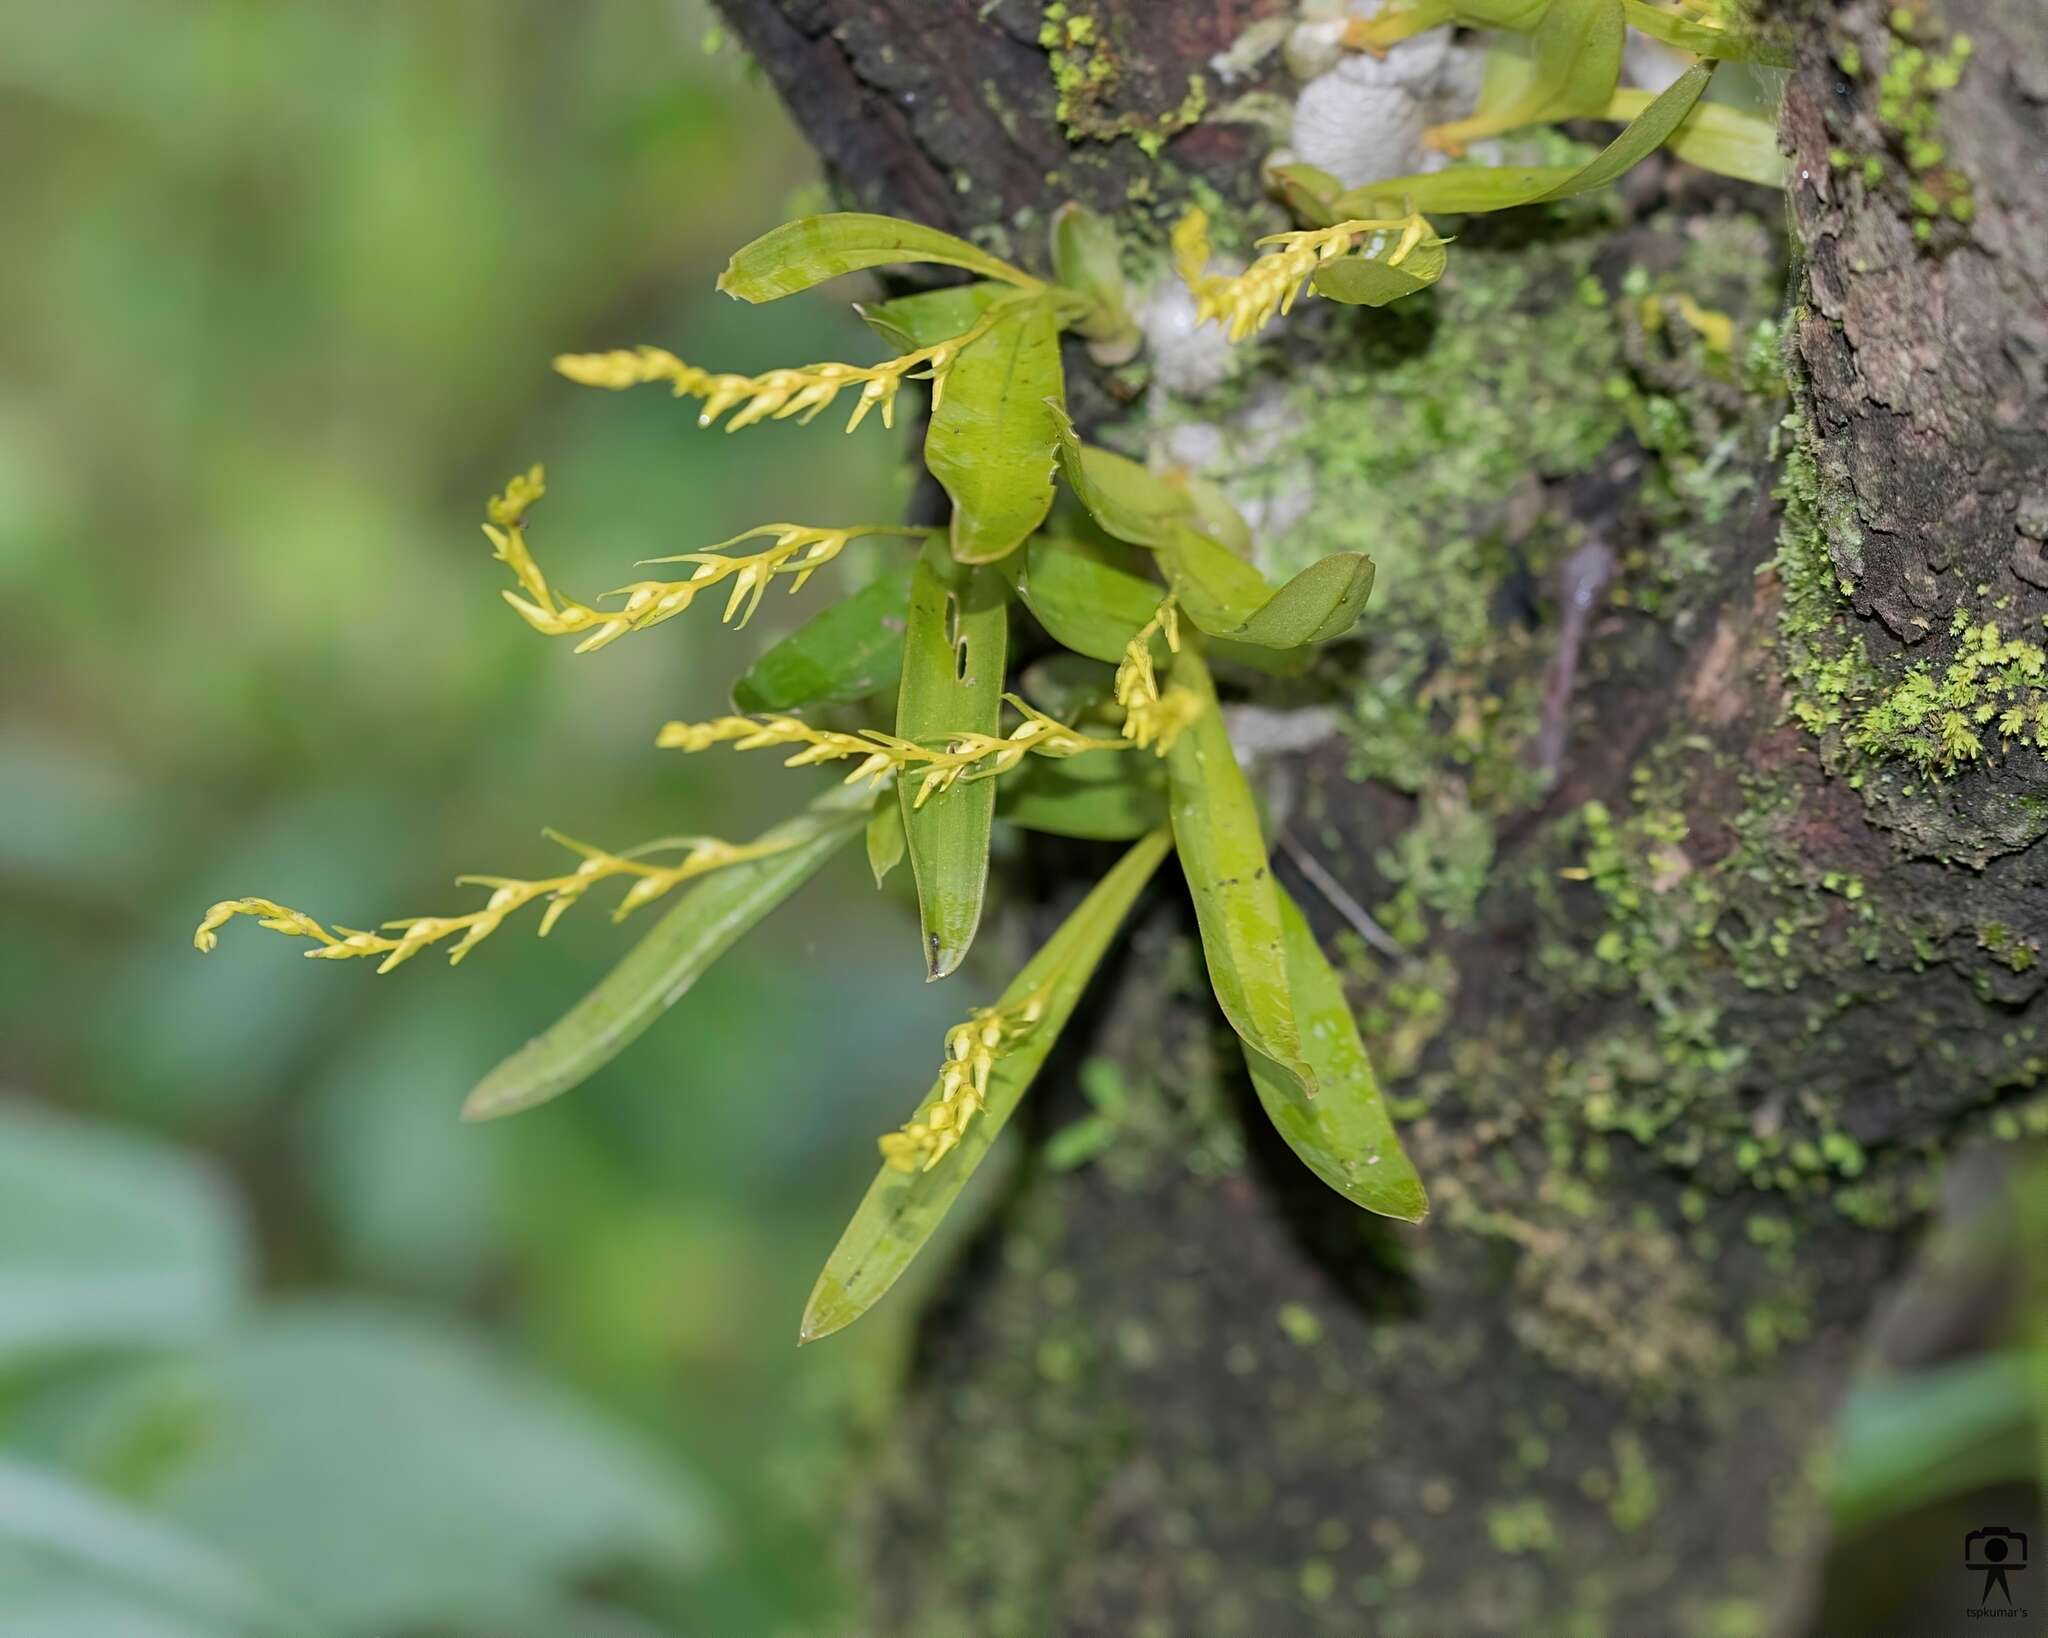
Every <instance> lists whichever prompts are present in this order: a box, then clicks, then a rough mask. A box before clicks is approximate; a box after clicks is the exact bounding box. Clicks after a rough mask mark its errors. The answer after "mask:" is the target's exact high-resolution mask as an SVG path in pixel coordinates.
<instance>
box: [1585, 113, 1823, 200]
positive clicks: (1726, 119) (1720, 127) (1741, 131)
mask: <svg viewBox="0 0 2048 1638" xmlns="http://www.w3.org/2000/svg"><path fill="white" fill-rule="evenodd" d="M1653 100H1654V99H1653V98H1652V97H1651V96H1650V94H1649V93H1648V92H1647V91H1632V90H1621V91H1617V92H1615V93H1614V96H1613V99H1612V100H1611V101H1610V102H1609V103H1608V104H1607V112H1606V114H1605V115H1604V116H1603V117H1604V118H1607V119H1625V120H1634V119H1636V118H1639V117H1640V116H1641V115H1642V113H1643V112H1644V111H1645V110H1646V109H1647V108H1648V107H1649V105H1650V103H1651V102H1652V101H1653ZM1664 145H1665V146H1666V147H1667V148H1669V149H1670V150H1671V152H1672V154H1673V155H1674V156H1676V157H1677V158H1679V159H1682V160H1684V161H1685V162H1686V164H1688V165H1697V166H1698V167H1699V168H1700V169H1701V170H1703V171H1712V172H1713V173H1714V174H1715V175H1716V176H1732V177H1734V178H1735V179H1736V180H1737V181H1738V182H1754V183H1756V184H1757V185H1758V186H1760V187H1766V188H1782V187H1783V186H1784V185H1785V166H1786V159H1785V156H1784V155H1783V154H1782V153H1780V152H1779V151H1778V126H1777V122H1776V121H1775V120H1770V119H1763V118H1760V117H1758V116H1757V115H1755V114H1748V113H1744V112H1743V111H1742V110H1741V109H1739V108H1731V107H1729V106H1728V105H1727V104H1726V103H1721V102H1707V101H1704V100H1702V101H1701V102H1700V103H1699V104H1698V106H1696V107H1695V108H1694V109H1693V111H1692V112H1691V113H1690V114H1687V115H1686V116H1685V118H1684V119H1683V120H1682V121H1680V122H1679V125H1678V128H1677V129H1676V130H1675V131H1673V132H1672V133H1671V135H1670V137H1669V138H1668V139H1667V140H1666V142H1665V144H1664Z"/></svg>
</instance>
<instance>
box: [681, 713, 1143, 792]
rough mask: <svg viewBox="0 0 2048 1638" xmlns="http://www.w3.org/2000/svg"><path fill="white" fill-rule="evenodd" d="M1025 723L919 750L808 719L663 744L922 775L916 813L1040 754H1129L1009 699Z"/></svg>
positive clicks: (698, 728)
mask: <svg viewBox="0 0 2048 1638" xmlns="http://www.w3.org/2000/svg"><path fill="white" fill-rule="evenodd" d="M1003 697H1004V698H1005V699H1006V700H1008V701H1009V702H1010V704H1011V705H1012V706H1014V707H1015V708H1016V709H1017V711H1018V712H1019V713H1021V714H1022V716H1023V718H1024V720H1023V721H1022V722H1021V723H1019V724H1018V725H1017V726H1016V727H1015V728H1013V729H1011V730H1010V732H1009V733H1008V734H1004V735H996V734H958V735H955V736H954V737H953V738H952V739H950V740H948V741H947V742H946V743H945V744H944V745H943V746H937V747H934V746H927V745H919V744H917V743H916V742H915V741H913V740H908V739H898V738H897V737H896V736H895V735H894V734H885V733H883V732H881V731H880V730H879V729H875V728H863V729H862V730H861V731H860V732H859V733H858V734H843V733H839V732H837V731H836V730H833V729H830V728H814V727H812V726H811V724H809V723H808V722H805V721H804V720H803V719H802V718H801V717H792V716H784V715H769V716H761V717H714V718H712V719H711V720H710V721H708V722H670V723H664V724H663V725H662V728H661V731H660V732H659V733H658V734H657V735H656V736H655V741H654V742H655V744H656V745H657V746H659V747H660V748H661V749H663V750H668V751H686V752H688V751H705V750H709V749H710V748H711V747H712V746H714V745H730V746H732V747H733V749H734V750H737V751H754V750H761V749H764V748H766V747H770V746H780V745H794V746H796V747H798V749H797V751H796V753H795V754H794V755H792V756H789V757H787V758H785V759H784V761H783V766H784V767H788V768H804V767H813V766H816V765H817V764H819V763H824V762H837V761H842V760H844V759H845V758H847V757H859V758H860V759H861V760H860V762H859V763H858V764H857V765H856V766H855V768H854V770H853V772H852V773H850V774H848V775H847V776H846V783H847V784H849V785H852V784H855V783H857V782H858V781H860V780H862V779H873V780H876V781H880V780H881V779H883V778H884V777H886V776H887V775H889V774H891V773H895V774H900V775H904V776H908V775H909V774H911V773H912V772H921V773H922V776H923V777H922V779H921V780H920V782H919V785H918V788H917V795H916V797H915V798H914V799H913V801H912V803H911V806H912V807H917V808H921V807H923V806H924V805H925V803H926V802H927V801H929V800H930V799H931V798H932V797H934V796H937V795H940V794H941V793H943V792H945V791H949V790H951V789H952V788H953V786H954V785H956V784H958V783H959V782H960V781H961V780H962V779H991V778H994V777H996V776H997V775H1000V774H1005V773H1008V772H1009V771H1010V769H1012V768H1014V767H1016V765H1017V764H1018V763H1019V762H1022V761H1023V760H1024V758H1025V756H1026V755H1027V754H1029V753H1033V752H1035V753H1036V754H1038V755H1040V756H1056V757H1064V756H1080V755H1082V754H1083V753H1084V752H1088V751H1121V750H1124V749H1126V748H1127V747H1126V746H1125V744H1124V742H1123V741H1121V740H1115V739H1092V738H1090V737H1089V736H1088V735H1086V734H1083V733H1080V732H1078V731H1077V730H1075V729H1072V728H1069V727H1068V726H1067V725H1066V724H1065V723H1063V722H1058V721H1055V720H1054V719H1053V718H1051V717H1048V716H1047V715H1046V714H1045V713H1044V712H1043V711H1039V710H1037V709H1035V708H1034V707H1032V706H1031V705H1028V704H1027V703H1025V702H1024V701H1023V700H1021V699H1019V698H1018V697H1017V696H1016V695H1014V694H1006V695H1004V696H1003Z"/></svg>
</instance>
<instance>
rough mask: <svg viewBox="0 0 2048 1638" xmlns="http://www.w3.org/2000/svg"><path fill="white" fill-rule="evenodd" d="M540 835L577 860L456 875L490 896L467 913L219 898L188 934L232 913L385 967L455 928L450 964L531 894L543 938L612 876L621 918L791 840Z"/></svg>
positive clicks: (319, 950)
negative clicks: (671, 858)
mask: <svg viewBox="0 0 2048 1638" xmlns="http://www.w3.org/2000/svg"><path fill="white" fill-rule="evenodd" d="M546 835H547V836H548V838H549V839H550V840H551V841H555V842H559V843H560V844H561V845H562V846H563V847H566V848H568V849H569V850H570V851H571V852H572V853H579V854H581V855H582V856H583V862H582V863H581V864H580V865H578V866H577V867H576V868H575V869H574V870H572V871H570V872H569V873H568V874H566V875H562V876H547V877H543V878H541V879H540V880H538V881H525V880H522V879H520V878H518V877H513V876H460V877H457V878H456V881H457V884H458V885H460V886H474V887H488V888H489V889H490V890H491V896H490V897H489V898H488V899H487V900H485V902H484V904H483V907H482V908H481V909H477V910H472V911H470V912H469V913H468V914H467V915H460V916H410V917H403V918H401V919H399V920H396V921H387V922H385V923H384V924H383V925H384V928H385V929H386V931H384V932H369V931H366V930H364V929H361V928H354V927H340V926H337V927H336V928H335V929H334V930H333V931H332V932H330V931H329V930H328V929H327V928H325V927H323V926H322V925H321V924H320V923H319V922H317V921H315V920H314V919H313V918H312V917H311V916H309V915H306V914H305V913H303V912H302V911H298V910H293V909H290V908H289V907H287V906H285V905H282V904H278V903H277V902H276V901H274V900H272V899H256V898H249V899H223V900H221V902H220V903H218V904H216V905H214V906H213V907H212V908H211V909H210V910H208V911H207V912H206V915H205V917H204V919H202V920H201V921H200V923H199V927H198V930H197V931H196V932H194V933H193V935H192V943H193V945H194V947H195V948H197V949H199V950H202V951H205V950H211V949H212V948H213V947H214V946H215V945H216V944H218V943H219V942H220V933H219V931H218V930H219V929H220V928H221V927H223V926H225V925H226V924H227V923H228V922H230V921H232V920H233V919H234V918H235V917H237V916H254V917H256V918H257V920H258V924H259V925H260V926H263V927H267V928H269V929H270V930H271V931H272V932H274V933H286V934H289V935H290V936H292V937H294V938H309V939H312V940H313V941H314V944H315V948H313V949H311V950H308V951H307V952H306V954H307V955H309V956H318V957H324V958H326V959H329V960H343V959H346V958H348V957H350V956H382V957H383V960H382V961H380V962H379V963H378V965H377V971H378V972H380V973H388V972H389V971H391V969H392V968H393V967H396V966H398V965H400V964H401V963H403V962H406V961H410V960H411V959H412V958H413V957H414V956H416V955H418V954H419V953H420V951H422V950H424V949H426V948H427V947H428V946H429V945H432V944H439V943H440V942H441V941H442V940H443V939H447V938H450V937H453V936H454V935H456V934H458V933H459V934H460V935H461V937H460V938H459V939H457V940H456V943H455V945H454V947H453V948H452V949H450V950H449V952H448V961H449V965H451V966H453V965H454V964H456V963H457V962H459V961H461V960H462V958H463V957H464V956H466V955H468V954H469V952H470V951H471V950H473V949H475V948H476V947H477V945H479V944H480V943H482V942H483V941H484V940H485V939H486V938H488V937H490V935H491V934H492V933H495V932H496V931H497V930H498V927H499V924H500V923H502V922H503V921H504V919H505V918H506V917H507V916H509V915H511V914H512V913H513V912H514V911H515V910H520V909H523V908H524V907H525V906H527V905H529V904H531V903H533V901H534V900H536V899H542V898H544V899H546V900H547V901H548V903H547V908H546V910H544V911H543V912H542V913H541V918H540V934H541V937H543V938H545V937H546V936H547V934H548V932H549V930H550V929H551V928H552V927H553V926H554V925H555V922H556V920H557V919H558V918H559V917H560V916H561V914H562V912H563V911H565V910H567V909H568V908H569V906H570V905H572V904H574V903H575V902H576V901H577V900H578V899H580V898H582V897H583V895H584V894H585V893H587V892H589V891H590V889H591V888H593V887H595V886H596V885H597V884H598V883H599V882H601V881H605V880H607V879H608V878H610V877H613V876H629V877H631V878H632V886H630V887H629V888H627V889H626V894H625V897H624V898H622V899H620V901H619V904H618V908H617V909H616V910H614V911H613V912H612V919H613V920H614V921H620V920H623V919H624V918H625V917H627V916H629V915H631V914H632V913H633V912H634V911H635V910H637V909H639V908H640V907H641V906H642V905H643V904H650V903H652V902H653V901H654V900H656V899H658V898H660V897H661V896H662V895H663V894H665V893H667V892H668V891H669V890H670V889H671V888H674V887H678V886H680V885H681V884H682V883H684V882H687V881H691V880H694V879H695V878H696V877H698V876H702V875H706V874H708V873H709V872H711V871H713V870H722V869H724V868H725V867H726V866H727V865H734V864H740V863H742V862H744V861H746V860H748V859H761V858H766V857H767V856H768V855H769V854H772V853H779V852H781V851H783V849H785V848H787V847H790V846H793V845H794V844H793V843H791V842H787V841H777V842H747V843H735V842H724V841H720V840H719V839H718V838H717V837H715V836H665V837H663V838H661V839H660V840H659V841H654V842H644V843H642V844H641V845H640V846H639V847H636V848H632V849H630V850H628V851H627V852H625V853H607V852H605V850H604V849H602V848H597V847H591V846H589V845H588V844H587V843H584V842H578V841H574V840H572V839H571V838H569V837H567V836H563V835H561V834H559V833H558V832H555V831H548V832H546ZM676 849H681V850H682V851H683V857H682V858H681V859H679V860H678V861H676V862H675V863H674V864H654V863H651V862H650V861H649V860H648V858H647V855H649V854H652V853H666V852H672V851H674V850H676Z"/></svg>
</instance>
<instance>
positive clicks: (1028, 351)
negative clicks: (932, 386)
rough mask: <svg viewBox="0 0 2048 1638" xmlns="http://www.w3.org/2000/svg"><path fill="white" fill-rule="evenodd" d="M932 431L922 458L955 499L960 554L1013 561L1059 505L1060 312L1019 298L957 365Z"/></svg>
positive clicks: (960, 557)
mask: <svg viewBox="0 0 2048 1638" xmlns="http://www.w3.org/2000/svg"><path fill="white" fill-rule="evenodd" d="M941 387H942V390H941V391H940V392H939V393H938V402H937V405H936V406H935V407H934V409H933V410H932V418H931V425H930V427H929V428H928V429H927V430H926V432H925V439H924V464H925V466H926V467H927V468H928V469H929V470H930V472H931V474H932V476H933V477H934V478H936V479H938V481H939V483H940V485H941V486H942V487H943V488H944V489H945V491H946V493H947V495H949V496H950V497H951V498H952V501H953V523H952V541H953V556H954V558H955V560H956V561H958V562H961V563H993V562H995V561H996V560H997V559H999V558H1003V557H1007V556H1008V555H1009V554H1010V553H1011V552H1013V551H1015V550H1016V549H1017V548H1018V547H1019V546H1021V545H1023V544H1024V541H1025V538H1026V537H1027V536H1028V535H1030V533H1031V531H1032V530H1034V529H1036V528H1037V527H1038V526H1039V524H1041V523H1043V522H1044V521H1045V514H1046V513H1047V512H1048V511H1050V510H1051V509H1052V494H1053V465H1054V455H1053V450H1054V445H1055V444H1056V442H1057V440H1058V436H1059V433H1058V428H1057V426H1056V424H1055V422H1054V420H1053V414H1052V409H1051V405H1050V403H1049V402H1048V401H1049V400H1050V401H1052V402H1057V401H1059V400H1060V399H1061V398H1062V397H1063V395H1064V393H1065V391H1066V387H1065V381H1064V378H1063V377H1062V375H1061V373H1060V326H1059V316H1058V314H1057V312H1056V311H1055V309H1054V307H1053V304H1052V302H1051V301H1050V300H1041V301H1030V300H1024V301H1017V302H1014V303H1012V304H1010V305H1008V306H1006V307H1005V308H1004V309H1003V312H1002V316H1001V317H999V318H998V319H997V320H996V321H995V324H994V327H993V328H992V329H990V330H989V331H988V333H987V334H986V335H983V336H982V337H980V338H979V339H978V340H976V341H975V342H974V343H973V344H972V345H970V346H969V347H967V348H966V350H965V351H963V352H962V353H961V354H960V355H959V357H958V358H956V359H955V360H954V361H953V364H952V367H951V368H950V369H948V370H947V372H946V375H945V379H944V380H943V382H942V383H941Z"/></svg>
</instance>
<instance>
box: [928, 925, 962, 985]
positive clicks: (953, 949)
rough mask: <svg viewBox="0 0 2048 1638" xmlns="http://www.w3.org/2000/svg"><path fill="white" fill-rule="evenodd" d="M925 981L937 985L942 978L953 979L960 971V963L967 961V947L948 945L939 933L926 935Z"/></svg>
mask: <svg viewBox="0 0 2048 1638" xmlns="http://www.w3.org/2000/svg"><path fill="white" fill-rule="evenodd" d="M924 947H925V960H924V969H925V971H924V981H925V982H926V983H927V984H936V983H937V982H938V981H939V980H940V979H942V978H951V977H952V976H953V974H954V973H955V972H956V971H958V970H959V967H960V963H961V962H963V961H965V960H966V959H967V945H966V944H965V943H960V944H948V943H946V942H945V941H944V940H943V939H941V938H940V937H939V935H938V934H937V933H927V934H925V941H924Z"/></svg>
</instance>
